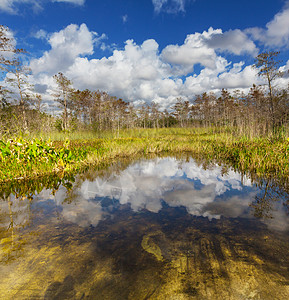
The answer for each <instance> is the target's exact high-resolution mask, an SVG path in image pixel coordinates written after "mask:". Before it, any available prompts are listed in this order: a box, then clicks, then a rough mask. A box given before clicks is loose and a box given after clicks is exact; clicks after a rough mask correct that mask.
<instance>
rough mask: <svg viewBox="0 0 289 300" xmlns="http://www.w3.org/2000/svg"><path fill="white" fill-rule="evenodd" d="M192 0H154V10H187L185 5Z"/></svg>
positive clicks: (171, 12) (157, 11)
mask: <svg viewBox="0 0 289 300" xmlns="http://www.w3.org/2000/svg"><path fill="white" fill-rule="evenodd" d="M190 1H191V0H152V3H153V6H154V11H155V12H156V13H157V14H158V13H160V12H161V11H163V12H166V13H170V14H176V13H179V12H185V6H186V4H187V3H188V2H190Z"/></svg>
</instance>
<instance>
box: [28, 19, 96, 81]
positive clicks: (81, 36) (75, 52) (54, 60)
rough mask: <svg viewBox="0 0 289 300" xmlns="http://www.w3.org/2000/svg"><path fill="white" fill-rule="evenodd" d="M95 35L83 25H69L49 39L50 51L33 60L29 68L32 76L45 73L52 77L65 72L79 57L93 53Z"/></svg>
mask: <svg viewBox="0 0 289 300" xmlns="http://www.w3.org/2000/svg"><path fill="white" fill-rule="evenodd" d="M94 37H95V33H93V32H90V31H89V30H88V28H87V26H86V25H85V24H82V25H80V26H77V25H74V24H71V25H69V26H67V27H66V28H65V29H63V30H61V31H59V32H56V33H54V34H52V35H51V37H50V38H49V44H50V45H51V50H50V51H46V52H44V55H43V56H42V57H41V58H39V59H33V60H32V61H31V63H30V67H31V69H32V71H33V73H34V74H37V73H41V72H45V73H48V74H50V75H54V74H55V73H57V72H58V70H62V71H65V70H67V69H68V68H69V67H70V66H71V65H72V64H73V63H74V61H75V59H76V58H77V57H79V56H80V55H87V54H92V53H93V44H94Z"/></svg>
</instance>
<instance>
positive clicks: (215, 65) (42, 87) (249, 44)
mask: <svg viewBox="0 0 289 300" xmlns="http://www.w3.org/2000/svg"><path fill="white" fill-rule="evenodd" d="M0 19H1V22H0V24H2V25H6V26H8V27H9V28H10V30H11V32H12V34H13V36H14V38H15V40H16V42H17V47H18V48H24V49H26V50H27V51H28V52H29V55H28V56H27V59H26V64H28V65H29V66H30V68H31V70H32V75H31V76H30V80H31V82H32V83H33V84H34V85H35V89H36V91H37V92H38V93H41V94H42V95H43V99H44V101H46V102H47V103H51V102H49V101H50V99H51V97H52V96H51V95H52V94H53V90H54V89H55V87H56V84H55V82H54V80H53V75H55V74H57V73H58V72H62V73H64V74H65V76H67V77H68V78H69V79H71V80H72V82H73V85H74V87H75V88H77V89H86V88H88V89H90V90H101V91H105V92H107V93H109V94H110V95H112V96H116V97H120V98H122V99H124V100H125V101H129V102H133V103H134V104H142V103H151V102H152V101H154V102H156V103H158V104H160V106H161V107H162V108H167V107H170V106H171V105H172V104H173V103H174V102H175V101H176V99H177V98H178V97H182V98H183V99H187V100H190V101H193V99H194V98H195V95H197V94H201V93H203V92H210V91H213V92H216V93H218V92H219V91H220V90H221V89H222V88H225V89H228V90H229V91H233V90H236V89H240V90H243V91H245V92H246V91H248V90H249V88H250V87H251V86H252V84H253V83H255V84H262V83H264V82H263V81H262V79H261V78H259V77H258V76H257V70H256V69H254V68H252V65H253V64H254V62H255V57H256V56H257V55H258V54H259V53H261V52H264V51H272V50H273V51H280V57H279V58H280V60H281V63H280V70H282V71H285V70H288V69H289V52H288V48H289V1H288V0H287V1H285V0H254V1H252V0H250V1H249V0H243V1H232V0H230V1H229V0H225V1H216V0H105V1H98V0H0ZM288 81H289V80H288V76H285V77H284V78H282V79H279V81H278V82H277V84H278V85H279V86H281V87H284V88H285V87H287V86H288Z"/></svg>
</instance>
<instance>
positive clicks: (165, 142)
mask: <svg viewBox="0 0 289 300" xmlns="http://www.w3.org/2000/svg"><path fill="white" fill-rule="evenodd" d="M117 136H119V137H117ZM0 144H1V146H0V183H1V182H6V181H11V180H13V179H22V178H26V179H28V178H30V179H31V178H34V177H38V176H43V175H49V174H53V173H73V172H78V171H81V170H84V169H87V168H89V167H94V166H99V165H101V164H108V163H110V162H112V161H114V160H117V159H119V158H120V157H130V158H133V157H135V156H139V155H148V154H150V153H154V154H159V153H167V154H170V153H171V154H174V153H175V154H176V153H183V152H191V153H192V154H193V155H194V156H196V157H199V158H204V159H207V160H217V161H219V162H223V163H226V164H229V165H231V166H232V167H234V168H235V169H238V170H240V171H242V172H244V173H252V174H256V175H258V176H264V175H266V176H274V177H279V178H281V177H282V178H285V177H287V176H289V162H288V158H289V142H288V140H283V141H274V142H272V141H270V140H269V139H266V138H258V139H257V138H256V139H248V138H245V137H236V136H235V135H233V134H232V133H231V132H230V130H228V129H226V130H222V129H220V128H209V129H204V128H186V129H184V128H169V129H166V128H165V129H158V130H157V129H137V130H136V129H134V130H123V131H120V133H119V135H118V134H117V133H116V132H102V133H96V134H95V133H87V132H74V133H66V134H63V133H62V134H61V133H57V134H54V135H43V137H42V138H41V139H39V138H37V137H27V138H26V139H18V140H14V141H1V143H0Z"/></svg>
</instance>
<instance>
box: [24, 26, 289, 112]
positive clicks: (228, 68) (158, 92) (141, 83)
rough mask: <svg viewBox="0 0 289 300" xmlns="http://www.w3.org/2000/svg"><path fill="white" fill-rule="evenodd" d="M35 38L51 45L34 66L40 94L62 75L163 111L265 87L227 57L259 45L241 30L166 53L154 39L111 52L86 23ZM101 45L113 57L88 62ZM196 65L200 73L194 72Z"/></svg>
mask: <svg viewBox="0 0 289 300" xmlns="http://www.w3.org/2000/svg"><path fill="white" fill-rule="evenodd" d="M37 36H38V37H39V38H46V39H47V41H48V43H49V44H50V46H51V49H50V50H48V51H45V52H44V54H43V56H42V57H40V58H38V59H33V60H32V61H31V63H30V67H31V68H32V71H33V75H34V82H35V83H36V84H38V86H39V87H41V90H44V88H43V87H44V86H46V87H47V88H46V90H47V91H49V90H50V89H53V79H52V75H54V74H56V73H58V72H63V73H64V74H65V75H66V76H67V77H68V78H69V79H71V80H72V81H73V83H74V87H75V88H78V89H86V88H88V89H91V90H96V89H100V90H103V91H106V92H108V93H109V94H111V95H114V96H117V97H120V98H123V99H125V100H128V101H130V102H133V103H135V104H143V103H145V102H147V103H150V102H151V101H154V102H156V103H158V104H160V107H161V108H162V109H163V108H168V107H170V106H171V105H172V104H173V103H174V102H175V100H176V98H177V97H183V98H184V99H187V100H193V97H194V95H196V94H201V93H203V92H208V91H214V92H218V91H220V89H222V88H227V89H229V90H234V89H243V90H244V91H247V90H248V89H249V88H250V87H251V86H252V83H255V84H259V83H262V82H261V79H260V78H258V76H257V70H256V69H253V68H251V67H250V66H246V65H245V63H244V62H243V61H237V62H235V63H231V62H230V61H227V60H226V58H225V57H224V55H223V53H225V54H226V53H228V52H229V53H233V54H234V55H235V57H237V56H238V55H242V54H245V53H247V54H249V55H252V56H253V55H254V54H255V53H256V51H257V48H256V46H255V44H254V43H253V42H252V41H250V39H248V38H247V37H246V35H245V34H244V33H242V32H241V31H239V30H230V31H227V32H223V31H222V30H221V29H213V28H209V29H208V31H204V32H203V33H198V32H197V33H194V34H189V35H188V36H187V37H186V39H185V41H184V43H183V44H181V45H175V44H172V45H168V46H166V47H165V48H164V49H163V50H162V51H160V50H159V45H158V43H157V41H155V40H154V39H148V40H145V41H144V42H143V43H141V44H137V43H135V42H134V41H133V40H127V41H126V42H125V45H124V47H123V48H122V49H120V48H119V47H118V48H116V46H114V47H113V48H114V49H111V48H110V46H107V45H106V44H105V43H104V39H106V38H107V37H106V36H105V35H104V34H102V35H101V36H99V35H97V34H96V33H95V32H92V31H90V30H89V29H88V28H87V26H86V25H85V24H82V25H81V26H78V25H75V24H71V25H69V26H67V27H66V28H64V29H63V30H61V31H59V32H55V33H52V34H51V33H46V32H45V31H41V30H40V31H39V32H38V33H37ZM230 40H231V41H232V42H231V43H230ZM97 47H98V48H99V49H106V50H107V49H110V50H112V54H111V55H110V56H107V57H102V58H92V57H91V58H89V57H88V56H89V55H92V54H93V53H94V50H95V48H97ZM196 65H198V66H201V69H200V70H199V73H198V74H192V72H194V69H195V67H196ZM284 80H285V81H286V82H287V81H288V79H287V78H285V79H284ZM45 97H46V95H43V98H45Z"/></svg>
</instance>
